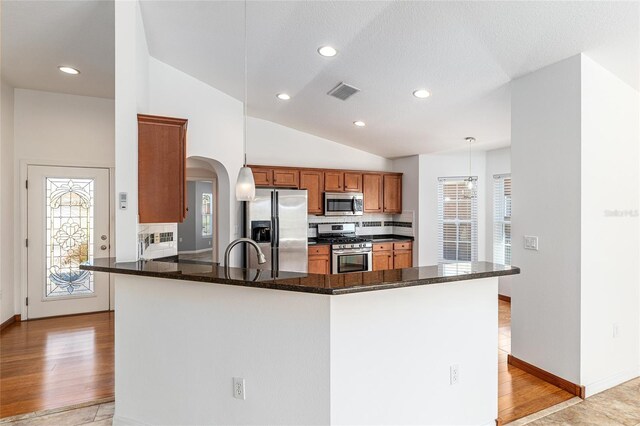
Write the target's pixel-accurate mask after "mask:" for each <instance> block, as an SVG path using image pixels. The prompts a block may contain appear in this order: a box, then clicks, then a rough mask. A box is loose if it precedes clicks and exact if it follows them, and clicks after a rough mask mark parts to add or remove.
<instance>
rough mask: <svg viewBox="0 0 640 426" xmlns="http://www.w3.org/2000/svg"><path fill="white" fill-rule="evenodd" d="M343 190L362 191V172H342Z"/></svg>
mask: <svg viewBox="0 0 640 426" xmlns="http://www.w3.org/2000/svg"><path fill="white" fill-rule="evenodd" d="M343 186H344V188H343V190H344V192H362V173H354V172H344V185H343Z"/></svg>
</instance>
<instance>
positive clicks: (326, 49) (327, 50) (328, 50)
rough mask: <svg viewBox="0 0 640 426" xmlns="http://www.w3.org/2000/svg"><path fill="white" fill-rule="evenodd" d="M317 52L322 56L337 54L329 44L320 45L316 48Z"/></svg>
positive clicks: (328, 56)
mask: <svg viewBox="0 0 640 426" xmlns="http://www.w3.org/2000/svg"><path fill="white" fill-rule="evenodd" d="M318 53H319V54H321V55H322V56H326V57H327V58H330V57H332V56H336V55H337V54H338V51H337V50H336V49H334V48H333V47H331V46H322V47H319V48H318Z"/></svg>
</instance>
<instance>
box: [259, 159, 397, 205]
mask: <svg viewBox="0 0 640 426" xmlns="http://www.w3.org/2000/svg"><path fill="white" fill-rule="evenodd" d="M249 167H251V170H252V171H253V178H254V180H255V182H256V186H258V187H279V188H300V189H306V190H307V191H308V192H309V199H308V206H309V207H308V211H309V214H323V212H324V193H325V192H362V193H363V194H364V212H365V213H391V214H394V213H401V212H402V173H391V172H368V171H357V170H333V169H313V168H292V167H283V166H254V165H249Z"/></svg>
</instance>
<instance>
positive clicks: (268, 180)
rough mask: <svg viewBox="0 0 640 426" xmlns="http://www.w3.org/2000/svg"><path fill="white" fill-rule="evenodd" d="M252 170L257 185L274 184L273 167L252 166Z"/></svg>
mask: <svg viewBox="0 0 640 426" xmlns="http://www.w3.org/2000/svg"><path fill="white" fill-rule="evenodd" d="M251 171H252V172H253V180H254V181H255V182H256V186H271V185H273V169H267V168H262V167H251Z"/></svg>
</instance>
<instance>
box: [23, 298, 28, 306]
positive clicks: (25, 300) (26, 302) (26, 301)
mask: <svg viewBox="0 0 640 426" xmlns="http://www.w3.org/2000/svg"><path fill="white" fill-rule="evenodd" d="M24 303H25V304H26V305H27V306H29V298H28V297H27V298H25V299H24Z"/></svg>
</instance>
